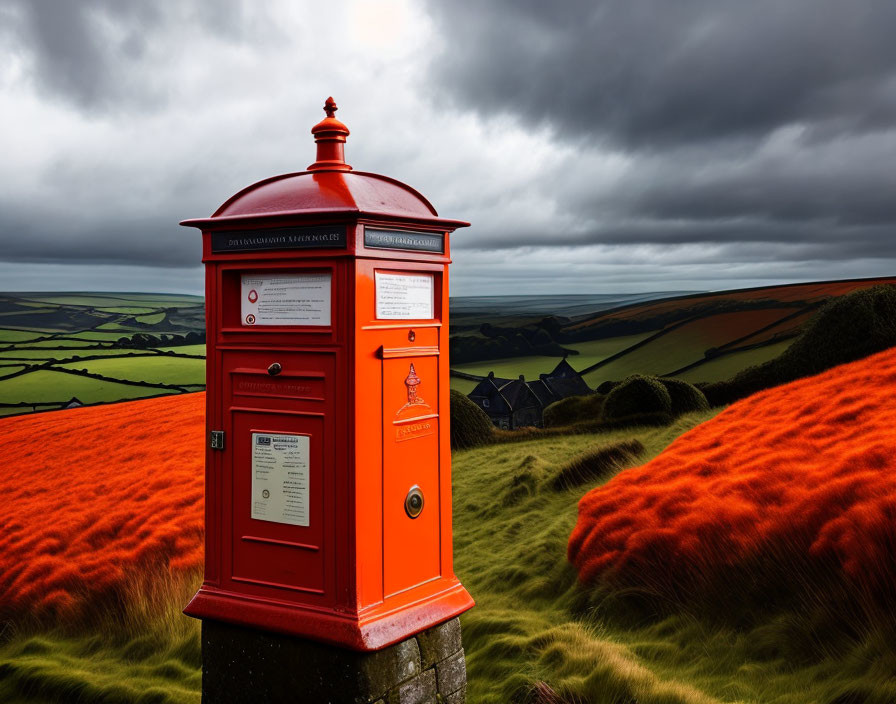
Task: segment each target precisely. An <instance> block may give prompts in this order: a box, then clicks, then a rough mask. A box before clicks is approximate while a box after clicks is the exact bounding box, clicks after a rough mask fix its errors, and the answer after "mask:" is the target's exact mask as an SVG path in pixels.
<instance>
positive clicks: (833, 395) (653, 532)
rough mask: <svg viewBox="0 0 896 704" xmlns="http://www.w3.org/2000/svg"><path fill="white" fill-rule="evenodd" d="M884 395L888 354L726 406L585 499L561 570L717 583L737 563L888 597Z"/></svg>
mask: <svg viewBox="0 0 896 704" xmlns="http://www.w3.org/2000/svg"><path fill="white" fill-rule="evenodd" d="M894 392H896V349H891V350H887V351H885V352H882V353H879V354H877V355H874V356H872V357H868V358H866V359H863V360H860V361H858V362H853V363H851V364H848V365H843V366H840V367H837V368H834V369H832V370H830V371H828V372H826V373H824V374H821V375H819V376H816V377H811V378H807V379H803V380H800V381H797V382H794V383H791V384H787V385H785V386H780V387H777V388H774V389H770V390H768V391H765V392H762V393H760V394H756V395H755V396H751V397H749V398H747V399H744V400H743V401H740V402H738V403H736V404H734V405H732V406H731V407H730V408H728V409H727V410H725V411H724V412H722V413H721V414H719V415H718V416H716V417H715V418H714V419H712V420H709V421H707V422H705V423H703V424H702V425H700V426H698V427H696V428H694V429H693V430H692V431H690V432H689V433H686V434H685V435H683V436H681V437H680V438H678V439H677V440H676V441H675V442H674V443H673V444H672V445H670V446H669V447H668V448H667V449H666V450H665V451H664V452H663V453H662V454H660V455H659V456H658V457H656V458H655V459H654V460H653V461H651V462H649V463H647V464H645V465H643V466H641V467H637V468H633V469H629V470H626V471H623V472H622V473H620V474H619V475H617V476H616V477H615V478H614V479H612V480H611V481H610V482H608V483H607V484H605V485H603V486H601V487H599V488H597V489H594V490H592V491H590V492H589V493H588V494H586V495H585V497H584V498H582V500H581V501H580V503H579V518H578V522H577V524H576V526H575V528H574V530H573V533H572V535H571V537H570V540H569V546H568V556H569V559H570V560H571V561H572V562H573V564H574V565H575V566H576V567H577V568H578V570H579V575H580V578H581V579H582V580H583V581H585V582H596V581H598V580H600V579H601V578H604V579H607V580H609V581H610V582H615V583H624V584H644V583H645V581H647V580H650V582H651V585H652V586H656V585H657V582H665V583H666V584H672V585H674V584H688V585H695V584H700V583H706V582H715V583H716V584H719V583H722V584H724V583H725V580H726V579H728V580H730V579H731V578H732V577H733V576H735V575H736V574H738V572H737V569H738V568H739V567H740V566H743V565H751V571H750V572H749V574H750V577H751V578H752V579H755V580H756V581H757V582H761V581H762V580H763V579H765V578H766V576H765V575H764V573H763V568H764V567H767V566H768V565H771V564H774V565H778V566H783V568H784V569H783V570H778V571H777V572H775V571H774V570H769V572H771V573H773V574H776V575H777V576H778V577H780V575H781V573H782V572H783V571H786V572H790V573H791V576H794V575H795V574H797V573H801V574H802V575H803V576H805V574H806V570H807V569H808V570H811V569H812V566H813V565H819V566H820V567H821V569H819V570H818V571H816V572H814V573H813V574H816V575H817V574H825V571H824V570H825V569H827V567H828V566H831V565H833V566H834V570H833V571H835V572H838V573H839V575H840V577H845V578H846V579H848V580H860V581H861V582H862V583H863V584H877V585H881V584H884V585H890V586H892V583H893V580H894V577H896V562H894V561H896V550H894V548H896V403H894V402H893V397H894ZM881 579H883V580H885V581H884V582H881V581H880V580H881Z"/></svg>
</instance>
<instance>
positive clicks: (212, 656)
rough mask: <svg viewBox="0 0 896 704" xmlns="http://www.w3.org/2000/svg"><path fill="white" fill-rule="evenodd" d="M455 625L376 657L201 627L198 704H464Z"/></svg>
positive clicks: (214, 625) (208, 624)
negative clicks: (199, 696) (256, 703)
mask: <svg viewBox="0 0 896 704" xmlns="http://www.w3.org/2000/svg"><path fill="white" fill-rule="evenodd" d="M466 684H467V672H466V666H465V664H464V651H463V648H462V646H461V639H460V622H459V621H458V619H456V618H455V619H452V620H450V621H447V622H446V623H443V624H441V625H439V626H435V627H434V628H430V629H428V630H426V631H423V632H422V633H419V634H417V635H416V636H413V637H411V638H408V639H407V640H403V641H401V642H400V643H396V644H395V645H392V646H389V647H388V648H384V649H383V650H379V651H376V652H373V653H358V652H354V651H351V650H344V649H342V648H336V647H333V646H330V645H324V644H322V643H317V642H314V641H309V640H304V639H301V638H295V637H293V636H286V635H280V634H277V633H265V632H261V631H254V630H251V629H248V628H244V627H241V626H233V625H230V624H227V623H222V622H220V621H210V620H204V621H203V622H202V702H203V704H246V703H247V702H264V703H265V704H442V703H443V702H450V703H451V704H463V703H464V701H465V696H464V692H465V690H466Z"/></svg>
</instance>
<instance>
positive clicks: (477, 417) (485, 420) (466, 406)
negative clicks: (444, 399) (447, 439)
mask: <svg viewBox="0 0 896 704" xmlns="http://www.w3.org/2000/svg"><path fill="white" fill-rule="evenodd" d="M450 398H451V449H452V450H465V449H466V448H468V447H476V446H477V445H486V444H488V443H490V442H491V441H492V438H493V436H494V426H493V425H492V421H491V419H490V418H489V417H488V416H487V415H485V411H483V410H482V409H481V408H480V407H479V406H477V405H476V404H475V403H473V402H472V401H471V400H470V399H469V398H467V397H466V396H465V395H464V394H462V393H461V392H460V391H456V390H455V389H452V390H451V396H450Z"/></svg>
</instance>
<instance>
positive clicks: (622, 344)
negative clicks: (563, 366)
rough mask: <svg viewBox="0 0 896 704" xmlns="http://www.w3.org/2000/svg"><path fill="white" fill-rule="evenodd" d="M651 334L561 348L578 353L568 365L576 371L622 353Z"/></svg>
mask: <svg viewBox="0 0 896 704" xmlns="http://www.w3.org/2000/svg"><path fill="white" fill-rule="evenodd" d="M653 334H654V333H653V332H645V333H641V334H640V335H621V336H619V337H610V338H607V339H606V340H589V341H588V342H572V343H569V344H564V345H563V346H564V347H569V348H570V349H573V350H577V351H578V353H579V354H577V355H575V356H573V357H570V358H569V363H570V364H571V365H572V366H573V369H577V370H578V369H584V368H585V367H590V366H591V365H592V364H595V363H597V362H599V361H601V360H602V359H606V358H607V357H609V356H611V355H614V354H616V353H617V352H622V350H624V349H626V348H627V347H631V346H632V345H634V344H637V343H638V342H641V340H643V339H645V338H648V337H650V336H651V335H653Z"/></svg>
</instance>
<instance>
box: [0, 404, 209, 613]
mask: <svg viewBox="0 0 896 704" xmlns="http://www.w3.org/2000/svg"><path fill="white" fill-rule="evenodd" d="M204 427H205V394H204V393H194V394H184V395H180V396H167V397H163V398H157V399H149V400H144V401H132V402H129V403H117V404H113V405H108V406H93V407H86V408H78V409H72V410H66V411H55V412H52V413H40V414H36V415H27V416H18V417H14V418H6V419H2V420H0V457H2V464H3V472H2V473H0V496H2V497H3V499H2V504H3V505H2V509H0V605H2V607H0V618H2V617H3V615H4V614H3V613H2V611H8V613H10V614H22V613H31V614H33V615H35V616H38V617H40V616H46V615H56V616H77V615H79V614H80V613H82V612H83V611H84V610H85V608H86V607H87V606H88V605H89V604H90V603H91V602H101V601H102V599H101V598H100V597H115V596H117V595H120V594H121V593H122V592H123V591H124V590H126V588H127V586H128V584H129V582H130V584H133V582H134V581H135V576H138V575H139V572H140V571H141V570H142V571H143V572H144V573H147V572H150V571H158V570H159V569H167V570H170V571H171V572H173V573H176V572H183V571H185V570H188V569H193V568H197V567H199V566H200V565H201V562H202V534H203V510H202V506H203V484H204V476H203V474H204V470H203V466H204V458H203V453H202V448H203V447H204V444H203V435H204ZM135 573H136V575H135Z"/></svg>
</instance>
